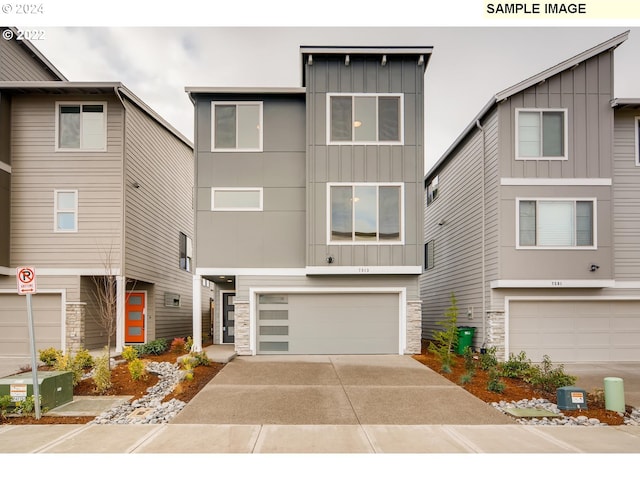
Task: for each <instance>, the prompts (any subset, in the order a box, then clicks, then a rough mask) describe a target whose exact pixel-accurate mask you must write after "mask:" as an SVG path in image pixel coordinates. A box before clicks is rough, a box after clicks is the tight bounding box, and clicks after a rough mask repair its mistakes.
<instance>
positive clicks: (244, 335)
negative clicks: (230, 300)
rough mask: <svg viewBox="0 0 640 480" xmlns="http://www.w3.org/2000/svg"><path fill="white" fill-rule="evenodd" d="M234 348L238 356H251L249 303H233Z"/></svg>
mask: <svg viewBox="0 0 640 480" xmlns="http://www.w3.org/2000/svg"><path fill="white" fill-rule="evenodd" d="M234 305H235V306H234V318H235V324H234V327H235V346H236V353H237V354H238V355H252V354H253V352H252V351H251V343H250V341H251V335H250V331H249V302H244V301H238V300H235V302H234Z"/></svg>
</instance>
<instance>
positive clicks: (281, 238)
mask: <svg viewBox="0 0 640 480" xmlns="http://www.w3.org/2000/svg"><path fill="white" fill-rule="evenodd" d="M213 100H216V101H238V102H242V101H256V100H258V101H262V102H263V126H262V127H263V150H262V151H261V152H212V151H211V134H212V128H211V102H212V101H213ZM196 119H197V120H196V123H197V125H196V129H197V130H196V131H197V146H196V148H197V154H196V169H197V170H196V172H197V174H196V181H197V200H196V204H197V222H196V227H197V229H198V231H197V234H196V258H197V263H198V267H199V268H200V267H235V268H269V267H275V268H296V267H297V268H300V267H303V266H304V252H305V244H306V237H305V209H306V197H305V174H306V173H305V144H304V141H305V104H304V96H302V95H266V94H265V95H262V96H260V95H249V96H247V95H240V94H238V95H236V96H229V95H226V96H225V95H221V96H215V97H214V96H203V97H200V98H198V101H197V104H196ZM212 187H220V188H237V187H256V188H262V190H263V209H262V211H228V212H223V211H216V212H214V211H211V191H212V190H211V189H212Z"/></svg>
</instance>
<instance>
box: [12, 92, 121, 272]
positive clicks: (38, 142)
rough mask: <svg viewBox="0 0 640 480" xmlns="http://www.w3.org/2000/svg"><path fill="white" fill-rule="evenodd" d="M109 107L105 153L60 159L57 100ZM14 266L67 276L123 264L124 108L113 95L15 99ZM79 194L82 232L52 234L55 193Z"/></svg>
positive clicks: (66, 154) (73, 154)
mask: <svg viewBox="0 0 640 480" xmlns="http://www.w3.org/2000/svg"><path fill="white" fill-rule="evenodd" d="M60 100H65V101H67V100H73V101H107V102H108V104H107V151H106V152H56V151H55V144H56V142H55V117H56V107H55V104H56V101H60ZM12 104H13V108H12V115H11V124H12V138H11V152H12V153H11V155H12V161H11V165H12V175H11V177H12V180H11V181H12V185H11V209H12V211H11V263H12V264H13V265H35V266H37V267H51V268H52V267H56V268H68V269H80V268H100V267H104V264H105V260H106V258H107V256H110V259H111V263H112V264H113V265H119V262H120V232H121V214H122V134H121V131H122V119H123V117H122V107H121V105H120V104H119V103H118V102H117V101H115V97H111V96H102V95H96V96H55V97H54V96H47V95H29V96H21V95H16V96H14V97H13V100H12ZM56 189H72V190H78V231H77V232H74V233H67V232H65V233H56V232H54V190H56Z"/></svg>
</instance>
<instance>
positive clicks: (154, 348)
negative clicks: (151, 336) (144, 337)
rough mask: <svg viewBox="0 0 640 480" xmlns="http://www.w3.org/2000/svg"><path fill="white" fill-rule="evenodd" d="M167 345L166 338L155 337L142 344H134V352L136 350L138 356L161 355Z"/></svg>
mask: <svg viewBox="0 0 640 480" xmlns="http://www.w3.org/2000/svg"><path fill="white" fill-rule="evenodd" d="M168 347H169V345H168V344H167V340H166V339H164V338H157V339H155V340H153V341H151V342H148V343H145V344H144V345H135V346H134V347H133V348H135V350H136V352H138V356H142V355H162V354H163V353H164V352H166V351H167V348H168Z"/></svg>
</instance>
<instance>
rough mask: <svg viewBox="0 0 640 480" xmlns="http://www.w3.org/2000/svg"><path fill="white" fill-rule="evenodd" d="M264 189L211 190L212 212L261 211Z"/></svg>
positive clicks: (215, 188) (216, 188)
mask: <svg viewBox="0 0 640 480" xmlns="http://www.w3.org/2000/svg"><path fill="white" fill-rule="evenodd" d="M262 192H263V190H262V187H255V188H254V187H247V188H244V187H238V188H218V187H214V188H212V189H211V210H214V211H227V212H238V211H261V210H262Z"/></svg>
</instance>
